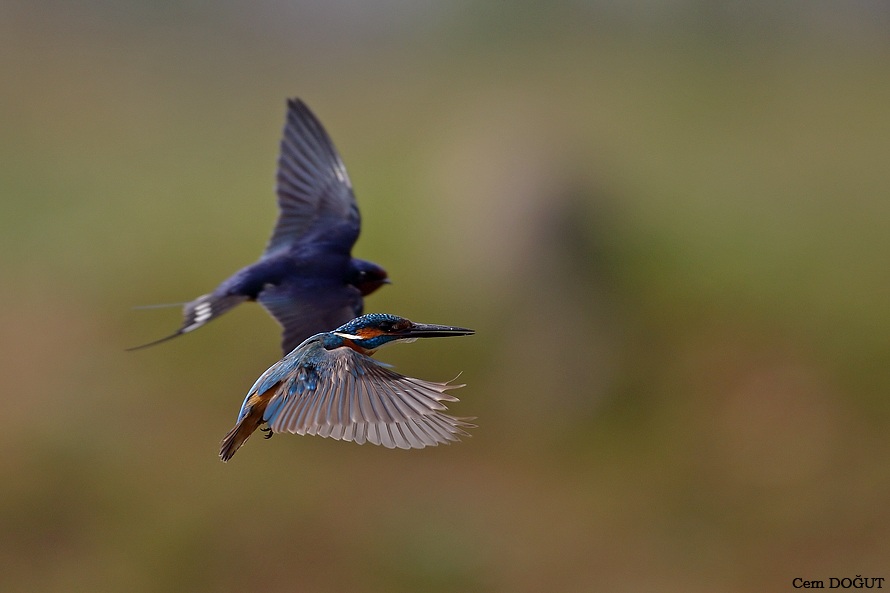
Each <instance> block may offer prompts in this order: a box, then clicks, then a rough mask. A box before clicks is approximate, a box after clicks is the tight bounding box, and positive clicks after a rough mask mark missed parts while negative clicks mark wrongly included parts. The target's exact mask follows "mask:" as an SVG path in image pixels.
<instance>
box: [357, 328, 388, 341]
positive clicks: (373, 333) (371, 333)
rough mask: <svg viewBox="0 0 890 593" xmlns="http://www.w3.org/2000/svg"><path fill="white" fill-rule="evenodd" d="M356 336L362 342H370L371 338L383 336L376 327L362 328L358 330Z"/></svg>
mask: <svg viewBox="0 0 890 593" xmlns="http://www.w3.org/2000/svg"><path fill="white" fill-rule="evenodd" d="M356 334H357V335H358V337H360V338H361V339H363V340H370V339H371V338H376V337H377V336H381V335H383V332H382V331H381V330H379V329H377V328H376V327H363V328H361V329H360V330H358V331H357V332H356Z"/></svg>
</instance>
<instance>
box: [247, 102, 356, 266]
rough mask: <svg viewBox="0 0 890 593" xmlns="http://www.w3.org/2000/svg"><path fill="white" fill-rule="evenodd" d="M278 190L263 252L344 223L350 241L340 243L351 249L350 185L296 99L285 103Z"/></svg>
mask: <svg viewBox="0 0 890 593" xmlns="http://www.w3.org/2000/svg"><path fill="white" fill-rule="evenodd" d="M276 191H277V193H278V208H279V210H280V213H279V217H278V222H277V223H276V224H275V230H274V231H273V232H272V237H271V239H269V244H268V245H267V246H266V251H265V255H271V254H274V253H276V252H277V251H279V250H281V249H286V248H288V247H290V246H291V245H293V243H294V242H295V241H297V240H298V239H300V238H301V237H304V236H306V235H307V234H309V233H323V231H324V230H325V229H326V228H327V227H329V226H332V225H336V224H342V223H344V222H346V223H348V225H349V227H350V233H349V237H350V238H349V241H348V245H345V246H344V247H345V251H346V252H347V253H348V252H349V250H350V249H351V248H352V245H353V244H354V243H355V241H356V239H358V234H359V229H360V226H361V218H360V216H359V211H358V206H357V205H356V202H355V195H354V194H353V192H352V184H351V183H350V181H349V176H348V175H347V174H346V167H345V166H344V165H343V161H342V160H341V159H340V155H339V154H338V153H337V149H336V148H335V147H334V143H333V142H332V141H331V139H330V137H329V136H328V134H327V132H325V130H324V127H322V125H321V122H319V121H318V119H317V118H316V117H315V116H314V115H313V114H312V112H311V111H309V108H308V107H306V104H305V103H303V102H302V101H301V100H299V99H288V102H287V121H286V123H285V126H284V135H283V137H282V139H281V152H280V154H279V157H278V174H277V184H276Z"/></svg>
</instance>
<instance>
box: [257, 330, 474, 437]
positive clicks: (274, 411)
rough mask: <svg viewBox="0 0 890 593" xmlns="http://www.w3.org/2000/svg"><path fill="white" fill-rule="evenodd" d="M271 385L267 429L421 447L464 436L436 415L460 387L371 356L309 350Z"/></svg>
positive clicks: (462, 425)
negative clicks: (427, 378) (392, 366)
mask: <svg viewBox="0 0 890 593" xmlns="http://www.w3.org/2000/svg"><path fill="white" fill-rule="evenodd" d="M314 348H315V349H316V352H313V353H309V355H307V356H306V357H305V358H304V359H303V361H302V363H301V364H300V365H299V366H297V367H296V368H295V369H293V371H292V372H291V373H290V375H289V376H288V378H287V379H286V380H284V381H283V382H281V383H279V384H277V387H276V389H277V392H276V393H275V395H273V396H272V399H271V400H270V401H269V405H268V406H267V407H266V411H265V414H264V417H263V419H264V420H265V421H266V422H268V423H269V426H270V427H271V428H272V430H273V431H274V432H290V433H293V434H300V435H318V436H322V437H330V438H332V439H337V440H343V441H355V442H356V443H358V444H360V445H361V444H363V443H365V442H369V443H373V444H375V445H383V446H384V447H387V448H389V449H393V448H396V447H398V448H399V449H422V448H424V447H430V446H435V445H438V444H440V443H449V442H452V441H457V440H459V439H460V437H461V436H468V435H467V432H466V431H465V429H467V428H472V425H471V424H468V423H467V420H469V419H466V418H455V417H453V416H449V415H448V414H445V413H444V412H445V411H447V408H446V406H445V405H444V404H443V403H442V402H455V401H457V398H456V397H454V396H453V395H450V394H448V393H447V391H448V390H449V389H455V388H457V387H462V385H451V384H449V383H436V382H433V381H424V380H422V379H414V378H412V377H406V376H404V375H400V374H398V373H396V372H394V371H392V370H390V369H388V368H386V367H384V366H383V365H381V364H380V363H378V362H376V361H375V360H374V359H373V358H370V357H368V356H365V355H363V354H359V353H358V352H356V351H354V350H352V349H350V348H346V347H342V348H336V349H334V350H324V347H323V346H321V345H320V344H318V345H315V346H314Z"/></svg>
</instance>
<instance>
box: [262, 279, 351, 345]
mask: <svg viewBox="0 0 890 593" xmlns="http://www.w3.org/2000/svg"><path fill="white" fill-rule="evenodd" d="M257 300H258V301H259V302H260V304H261V305H263V307H265V308H266V310H267V311H268V312H269V314H270V315H272V317H274V318H275V320H276V321H278V323H279V324H280V325H281V327H282V335H281V349H282V351H283V352H284V354H287V353H288V352H290V351H291V350H293V349H294V348H296V347H297V346H299V345H300V342H302V341H303V340H305V339H306V338H308V337H309V336H313V335H315V334H320V333H321V332H326V331H330V330H332V329H333V328H335V327H339V326H341V325H343V324H344V323H346V322H347V321H349V320H350V319H354V318H356V317H358V316H359V315H361V314H362V295H361V293H360V292H359V291H358V290H357V289H356V288H354V287H352V286H347V285H340V286H331V287H327V288H318V287H311V286H297V285H294V284H288V285H285V286H278V287H270V288H267V289H266V290H264V291H263V292H262V293H260V296H259V298H258V299H257Z"/></svg>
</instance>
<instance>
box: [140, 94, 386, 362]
mask: <svg viewBox="0 0 890 593" xmlns="http://www.w3.org/2000/svg"><path fill="white" fill-rule="evenodd" d="M276 193H277V195H278V208H279V216H278V220H277V222H276V223H275V228H274V230H273V231H272V236H271V238H270V239H269V242H268V244H267V245H266V248H265V250H264V251H263V254H262V255H261V257H260V259H259V260H258V261H257V262H256V263H254V264H252V265H249V266H247V267H245V268H242V269H241V270H239V271H238V272H236V273H235V274H233V275H232V276H230V277H229V278H228V279H226V280H225V281H223V282H222V283H221V284H220V285H219V286H218V287H217V288H216V289H215V290H214V291H213V292H211V293H208V294H204V295H201V296H199V297H198V298H196V299H195V300H193V301H191V302H188V303H185V304H184V305H183V309H182V311H183V321H182V324H181V326H180V327H179V329H177V330H176V331H175V332H174V333H172V334H170V335H169V336H166V337H163V338H161V339H159V340H155V341H153V342H149V343H147V344H142V345H140V346H135V347H133V348H128V350H139V349H141V348H147V347H149V346H154V345H155V344H160V343H161V342H166V341H167V340H171V339H173V338H175V337H178V336H181V335H183V334H186V333H189V332H192V331H194V330H196V329H198V328H200V327H203V326H204V325H206V324H207V323H209V322H210V321H213V320H214V319H216V318H217V317H219V316H220V315H222V314H223V313H226V312H227V311H229V310H231V309H232V308H233V307H235V306H237V305H239V304H241V303H243V302H245V301H259V303H260V304H261V305H262V306H263V307H264V308H265V309H266V310H267V311H268V312H269V313H270V314H271V315H272V317H274V318H275V320H276V321H278V323H279V324H280V325H281V327H282V339H281V349H282V351H283V353H284V354H287V353H288V352H290V351H291V350H293V349H294V348H295V347H296V346H297V345H299V344H300V342H302V341H303V340H305V339H306V338H308V337H309V336H312V335H314V334H317V333H320V332H323V331H329V330H330V329H332V328H335V327H337V326H339V325H342V324H344V323H346V322H347V321H349V320H351V319H353V318H355V317H358V316H360V315H361V314H362V312H363V309H364V297H366V296H368V295H369V294H371V293H373V292H374V291H375V290H377V289H378V288H380V287H381V286H383V285H384V284H389V282H390V280H389V276H388V274H387V273H386V270H384V269H383V268H382V267H380V266H379V265H377V264H375V263H372V262H369V261H365V260H361V259H357V258H354V257H352V247H353V245H354V244H355V242H356V240H357V239H358V236H359V232H360V230H361V217H360V215H359V210H358V205H357V203H356V200H355V194H354V193H353V189H352V183H351V182H350V180H349V176H348V175H347V174H346V167H345V165H344V164H343V160H342V159H341V158H340V155H339V153H338V152H337V149H336V148H335V147H334V143H333V142H332V141H331V138H330V137H329V136H328V134H327V132H326V131H325V129H324V127H323V126H322V125H321V122H320V121H319V120H318V119H317V118H316V117H315V115H314V114H313V113H312V112H311V111H310V110H309V108H308V107H307V106H306V104H305V103H304V102H303V101H301V100H300V99H297V98H294V99H288V100H287V113H286V123H285V126H284V133H283V135H282V139H281V145H280V152H279V157H278V171H277V174H276Z"/></svg>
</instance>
